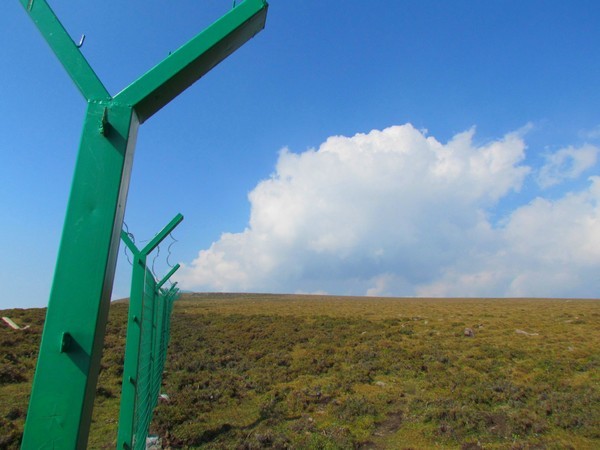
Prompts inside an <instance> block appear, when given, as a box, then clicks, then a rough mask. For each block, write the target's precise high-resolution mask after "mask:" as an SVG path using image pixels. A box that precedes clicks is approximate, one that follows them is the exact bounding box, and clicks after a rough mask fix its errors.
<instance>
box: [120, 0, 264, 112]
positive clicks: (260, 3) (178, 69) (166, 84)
mask: <svg viewBox="0 0 600 450" xmlns="http://www.w3.org/2000/svg"><path fill="white" fill-rule="evenodd" d="M267 8H268V5H267V2H266V1H265V0H245V1H244V2H243V3H241V4H240V5H238V6H237V7H235V8H234V9H232V10H231V11H229V12H228V13H227V14H225V15H224V16H223V17H221V18H220V19H219V20H217V21H216V22H215V23H213V24H212V25H211V26H209V27H208V28H207V29H205V30H204V31H203V32H202V33H200V34H198V35H197V36H196V37H194V38H193V39H192V40H190V41H189V42H188V43H187V44H185V45H184V46H182V47H180V48H179V49H178V50H176V51H175V52H173V53H172V54H171V55H169V56H168V57H167V58H166V59H165V60H163V61H162V62H161V63H159V64H158V65H156V66H155V67H154V68H153V69H151V70H150V71H148V72H147V73H146V74H144V75H143V76H142V77H140V78H139V79H138V80H136V81H134V82H133V83H132V84H131V85H129V86H128V87H127V88H125V89H124V90H123V91H121V92H120V93H119V94H117V95H116V96H115V101H117V102H119V103H123V104H126V105H132V106H134V107H135V110H136V112H137V114H138V118H139V120H140V123H143V122H144V121H146V120H147V119H148V118H149V117H151V116H152V115H153V114H154V113H156V112H157V111H158V110H160V109H161V108H162V107H163V106H165V105H166V104H167V103H169V102H170V101H171V100H173V99H174V98H175V97H177V96H178V95H179V94H180V93H181V92H183V91H184V90H185V89H187V88H188V87H189V86H191V85H192V84H193V83H194V82H196V81H197V80H198V79H199V78H201V77H202V76H203V75H205V74H206V73H207V72H209V71H210V70H211V69H212V68H213V67H215V66H216V65H217V64H219V63H220V62H221V61H222V60H224V59H225V58H226V57H227V56H229V55H230V54H231V53H233V52H234V51H235V50H237V49H238V48H239V47H241V46H242V45H243V44H244V43H245V42H246V41H248V40H249V39H250V38H252V37H253V36H254V35H255V34H256V33H258V32H259V31H260V30H262V29H263V28H264V26H265V20H266V16H267Z"/></svg>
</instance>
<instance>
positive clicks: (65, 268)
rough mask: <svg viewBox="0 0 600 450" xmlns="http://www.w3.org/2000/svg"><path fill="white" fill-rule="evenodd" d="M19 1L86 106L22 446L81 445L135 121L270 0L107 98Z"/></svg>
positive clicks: (43, 10)
mask: <svg viewBox="0 0 600 450" xmlns="http://www.w3.org/2000/svg"><path fill="white" fill-rule="evenodd" d="M19 2H20V3H21V5H22V6H23V7H24V8H25V11H26V12H27V14H28V15H29V16H30V18H31V19H32V20H33V22H34V23H35V25H36V26H37V28H38V29H39V31H40V33H41V34H42V36H43V37H44V38H45V40H46V41H47V43H48V44H49V45H50V47H51V49H52V50H53V51H54V53H55V55H56V56H57V58H58V59H59V60H60V62H61V63H62V65H63V66H64V68H65V70H66V71H67V73H68V74H69V76H70V77H71V78H72V79H73V81H74V83H75V85H76V86H77V88H78V89H79V91H80V92H81V93H82V95H83V97H84V98H85V100H86V101H87V103H88V107H87V112H86V118H85V122H84V126H83V131H82V137H81V144H80V148H79V154H78V157H77V164H76V166H75V174H74V177H73V184H72V188H71V194H70V197H69V203H68V207H67V213H66V219H65V225H64V228H63V233H62V238H61V243H60V248H59V253H58V259H57V263H56V269H55V273H54V281H53V285H52V290H51V293H50V300H49V303H48V311H47V314H46V322H45V325H44V332H43V335H42V342H41V345H40V353H39V357H38V363H37V368H36V372H35V376H34V380H33V387H32V390H31V397H30V400H29V409H28V412H27V421H26V423H25V430H24V434H23V442H22V448H24V449H43V448H61V449H72V448H85V447H86V444H87V440H88V434H89V427H90V422H91V417H92V408H93V402H94V398H95V388H96V382H97V379H98V372H99V366H100V357H101V353H102V344H103V341H104V333H105V329H106V320H107V317H108V308H109V304H110V295H111V290H112V284H113V280H114V271H115V265H116V260H117V252H118V247H119V235H120V230H121V227H122V223H123V216H124V211H125V204H126V200H127V192H128V188H129V178H130V174H131V166H132V159H133V152H134V148H135V140H136V136H137V129H138V125H139V124H140V123H143V122H144V121H145V120H147V119H148V118H149V117H151V116H152V115H153V114H154V113H156V112H157V111H158V110H159V109H160V108H162V107H163V106H164V105H166V104H167V103H169V102H170V101H171V100H172V99H174V98H175V97H176V96H177V95H179V94H180V93H181V92H183V91H184V90H185V89H186V88H187V87H189V86H190V85H192V84H193V83H194V82H195V81H197V80H198V79H199V78H201V77H202V76H203V75H204V74H206V73H207V72H208V71H210V70H211V69H212V68H213V67H214V66H216V65H217V64H218V63H219V62H221V61H222V60H224V59H225V58H226V57H227V56H229V55H230V54H231V53H233V52H234V51H235V50H237V49H238V48H239V47H241V46H242V45H243V44H244V43H245V42H246V41H247V40H248V39H250V38H251V37H253V36H254V35H255V34H256V33H258V32H259V31H260V30H261V29H262V28H264V24H265V20H266V14H267V8H268V5H267V3H266V1H265V0H245V1H244V2H243V3H242V4H240V5H239V6H237V7H236V8H234V9H232V10H231V11H229V12H228V13H227V14H225V15H224V16H223V17H221V18H220V19H218V20H217V21H216V22H215V23H213V24H212V25H211V26H209V27H208V28H207V29H205V30H204V31H203V32H201V33H200V34H198V35H197V36H196V37H194V38H193V39H191V40H190V41H189V42H188V43H187V44H185V45H183V46H182V47H181V48H179V49H178V50H177V51H175V52H173V53H172V54H171V55H169V56H168V57H167V58H166V59H165V60H163V61H162V62H161V63H159V64H158V65H157V66H156V67H154V68H153V69H151V70H150V71H148V72H147V73H146V74H145V75H143V76H142V77H140V78H139V79H138V80H136V81H135V82H133V83H132V84H131V85H130V86H128V87H127V88H125V89H124V90H123V91H121V92H120V93H119V94H117V95H116V96H114V97H111V95H110V94H109V93H108V91H107V90H106V88H105V87H104V86H103V84H102V82H101V81H100V80H99V79H98V77H97V76H96V74H95V73H94V71H93V70H92V68H91V67H90V65H89V64H88V62H87V61H86V59H85V58H84V56H83V55H82V53H81V52H80V50H79V48H78V47H77V45H75V43H74V42H73V40H72V39H71V37H70V36H69V34H68V33H67V32H66V30H65V29H64V27H63V26H62V25H61V23H60V21H59V20H58V19H57V17H56V15H55V14H54V12H53V11H52V9H51V8H50V7H49V5H48V3H47V1H46V0H19ZM65 380H69V382H68V383H65V382H64V381H65Z"/></svg>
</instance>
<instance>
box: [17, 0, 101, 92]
mask: <svg viewBox="0 0 600 450" xmlns="http://www.w3.org/2000/svg"><path fill="white" fill-rule="evenodd" d="M19 1H20V2H21V5H23V7H24V8H25V11H27V13H28V14H29V16H30V17H31V20H33V22H34V23H35V24H36V25H37V28H38V30H40V33H42V36H44V39H46V42H47V43H48V45H50V48H52V51H53V52H54V54H55V55H56V57H57V58H58V59H59V60H60V62H61V63H62V65H63V66H64V68H65V70H66V71H67V73H68V74H69V76H70V77H71V79H72V80H73V82H74V83H75V85H76V86H77V88H78V89H79V91H80V92H81V93H82V94H83V96H84V97H85V98H86V100H106V99H110V94H109V93H108V91H107V90H106V88H105V87H104V85H103V84H102V82H101V81H100V79H99V78H98V76H97V75H96V73H95V72H94V70H93V69H92V68H91V66H90V65H89V63H88V62H87V60H86V59H85V57H84V56H83V55H82V54H81V52H80V51H79V48H78V47H77V45H76V44H75V42H73V39H71V36H69V34H68V33H67V31H66V30H65V29H64V27H63V26H62V24H61V23H60V21H59V20H58V19H57V18H56V15H55V14H54V12H53V11H52V9H51V8H50V6H49V5H48V3H47V2H46V0H19Z"/></svg>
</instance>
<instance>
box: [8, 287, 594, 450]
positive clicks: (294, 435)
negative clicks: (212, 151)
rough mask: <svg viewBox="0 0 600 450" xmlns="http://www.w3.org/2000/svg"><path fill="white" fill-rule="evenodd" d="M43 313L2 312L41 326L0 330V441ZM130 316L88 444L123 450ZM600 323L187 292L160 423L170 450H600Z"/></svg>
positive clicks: (508, 302) (488, 309) (523, 307)
mask: <svg viewBox="0 0 600 450" xmlns="http://www.w3.org/2000/svg"><path fill="white" fill-rule="evenodd" d="M43 314H44V311H43V310H10V311H2V315H9V316H11V317H12V318H13V319H15V320H16V321H18V323H21V324H23V325H25V324H31V328H30V329H29V330H25V331H14V330H10V329H8V328H7V327H3V328H0V344H1V348H2V358H1V361H0V364H1V365H0V374H2V375H1V377H2V379H1V380H0V394H1V395H2V398H3V399H8V400H7V401H4V402H2V404H0V448H18V445H19V440H20V433H22V426H23V422H24V419H25V414H26V408H27V398H28V395H29V388H30V385H31V378H32V375H33V369H34V365H35V357H36V353H37V346H38V345H39V336H40V335H39V333H40V332H41V326H42V323H43ZM126 314H127V304H126V303H114V304H113V305H112V306H111V314H110V320H109V329H108V331H107V338H106V341H105V349H104V355H103V359H102V367H101V373H100V378H99V383H98V388H97V391H96V393H97V395H96V406H95V410H94V419H93V424H92V430H91V437H90V448H105V447H106V448H110V447H111V446H112V447H114V444H115V439H116V427H117V423H116V422H117V418H118V406H119V396H120V377H121V375H122V363H123V344H124V338H125V321H126ZM599 319H600V302H599V301H593V300H560V299H550V300H542V299H514V300H512V299H438V300H433V299H370V298H368V299H367V298H348V297H315V296H273V295H259V294H186V295H184V296H183V298H182V299H181V300H179V301H178V302H176V305H175V309H174V312H173V316H172V325H171V341H170V348H169V352H168V355H167V362H166V366H165V368H166V371H165V374H164V379H163V386H162V391H161V392H162V393H165V394H167V396H168V399H166V400H164V401H161V402H159V405H158V407H157V409H156V411H155V414H154V420H153V422H152V425H151V433H154V434H158V435H159V436H160V437H161V440H162V443H163V445H164V446H170V447H172V448H207V449H211V448H212V449H230V448H239V449H259V448H314V449H347V448H394V449H395V448H431V447H436V446H438V447H439V446H443V447H444V448H464V449H475V448H506V449H513V448H515V449H516V448H548V449H553V448H556V449H558V448H577V449H579V448H582V449H586V448H589V449H593V448H599V447H600V427H599V426H598V424H599V423H600V406H599V405H600V375H599V373H600V370H599V368H600V350H599V349H598V346H597V342H598V341H599V340H600V329H599V328H598V326H597V323H598V321H599ZM467 328H468V329H470V330H471V331H472V334H469V335H466V334H465V330H466V329H467Z"/></svg>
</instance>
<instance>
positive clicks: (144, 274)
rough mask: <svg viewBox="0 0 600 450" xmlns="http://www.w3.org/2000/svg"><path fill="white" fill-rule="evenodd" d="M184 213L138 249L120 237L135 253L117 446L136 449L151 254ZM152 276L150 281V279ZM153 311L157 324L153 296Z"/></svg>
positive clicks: (151, 311) (130, 241)
mask: <svg viewBox="0 0 600 450" xmlns="http://www.w3.org/2000/svg"><path fill="white" fill-rule="evenodd" d="M182 220H183V216H182V215H181V214H177V215H176V216H175V217H174V218H173V220H171V221H170V222H169V223H168V224H167V225H166V226H165V227H164V228H163V229H162V230H161V231H160V232H159V233H158V234H156V236H154V238H152V239H151V240H150V242H149V243H148V244H147V245H146V246H145V247H144V248H143V249H141V250H139V249H138V248H137V247H136V246H135V244H134V243H133V241H132V240H131V238H130V237H129V235H128V234H127V233H125V232H124V231H121V239H122V240H123V241H124V242H125V244H126V245H127V247H128V248H129V250H130V251H131V253H132V254H133V257H134V261H133V271H132V278H131V295H130V297H129V319H128V323H127V340H126V343H125V363H124V367H123V384H122V388H121V408H120V413H119V431H118V435H117V448H118V449H132V448H134V442H133V437H134V431H135V427H134V424H135V412H136V406H137V405H136V389H137V380H138V378H139V376H140V374H139V364H140V356H141V355H140V344H141V341H142V324H143V323H147V322H146V320H145V318H144V314H148V312H149V311H148V308H147V306H148V299H146V298H144V294H145V292H146V289H145V287H146V284H147V283H148V282H149V281H151V282H153V283H155V282H154V279H153V278H154V277H153V275H152V274H151V273H150V271H149V270H148V268H147V266H146V260H147V258H148V255H149V254H150V253H151V252H152V251H153V250H154V249H155V248H156V247H157V246H158V245H159V244H160V243H161V242H162V241H163V240H164V239H165V238H166V237H167V236H168V235H169V233H171V232H172V231H173V230H174V229H175V227H177V225H179V224H180V223H181V221H182ZM178 268H179V264H177V265H176V266H174V267H173V269H171V271H169V274H167V276H165V277H164V278H163V279H162V280H161V282H162V283H163V284H164V283H165V282H166V281H167V280H168V279H169V277H170V276H171V275H173V273H175V271H176V270H177V269H178ZM150 279H151V280H150ZM158 292H159V288H157V287H156V285H155V286H153V289H152V295H153V296H154V297H156V294H157V293H158ZM150 301H151V303H152V304H151V305H150V308H151V309H150V314H152V316H153V319H152V324H154V325H153V326H155V323H156V317H155V314H156V313H155V308H154V298H152V299H150Z"/></svg>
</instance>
